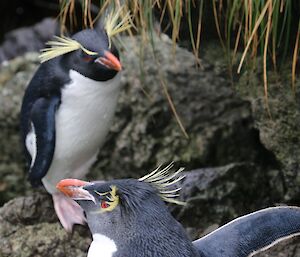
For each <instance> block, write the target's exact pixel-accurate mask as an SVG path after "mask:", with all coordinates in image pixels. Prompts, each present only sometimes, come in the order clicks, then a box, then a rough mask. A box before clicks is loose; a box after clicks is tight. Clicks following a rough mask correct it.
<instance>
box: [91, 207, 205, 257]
mask: <svg viewBox="0 0 300 257" xmlns="http://www.w3.org/2000/svg"><path fill="white" fill-rule="evenodd" d="M156 214H158V216H156ZM160 214H162V215H160ZM87 218H88V221H89V222H88V223H89V226H90V229H91V231H92V233H93V235H96V234H98V235H101V236H103V237H105V238H108V239H109V240H111V242H113V243H114V244H115V246H116V251H115V252H114V253H113V255H112V256H113V257H123V256H130V257H147V256H172V257H199V253H198V252H197V250H196V249H195V248H194V246H193V245H192V243H191V240H190V239H189V238H188V237H187V235H186V233H185V231H184V229H183V228H182V226H181V224H180V223H179V222H177V221H176V220H175V219H174V218H173V217H172V215H171V214H170V213H169V212H162V213H159V212H157V213H155V214H154V215H153V213H150V212H149V213H143V214H141V215H136V216H133V217H126V220H124V221H123V222H122V221H119V222H118V221H116V220H113V221H112V220H111V221H110V222H107V223H103V222H100V223H101V224H99V222H97V220H95V219H94V218H93V220H94V222H90V221H91V220H90V217H89V216H87ZM93 242H94V241H93ZM95 244H96V242H95ZM93 247H95V246H93ZM98 247H99V249H100V244H99V243H98ZM112 249H114V248H112ZM89 257H94V256H89Z"/></svg>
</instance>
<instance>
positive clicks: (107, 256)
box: [87, 234, 117, 257]
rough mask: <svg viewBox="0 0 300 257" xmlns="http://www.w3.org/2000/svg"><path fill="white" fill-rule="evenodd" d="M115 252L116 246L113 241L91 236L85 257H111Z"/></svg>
mask: <svg viewBox="0 0 300 257" xmlns="http://www.w3.org/2000/svg"><path fill="white" fill-rule="evenodd" d="M116 251H117V246H116V244H115V242H114V241H113V240H111V239H110V238H108V237H106V236H104V235H101V234H93V241H92V243H91V245H90V248H89V252H88V256H87V257H112V256H113V254H114V253H115V252H116Z"/></svg>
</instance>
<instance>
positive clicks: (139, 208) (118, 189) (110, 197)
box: [56, 165, 184, 228]
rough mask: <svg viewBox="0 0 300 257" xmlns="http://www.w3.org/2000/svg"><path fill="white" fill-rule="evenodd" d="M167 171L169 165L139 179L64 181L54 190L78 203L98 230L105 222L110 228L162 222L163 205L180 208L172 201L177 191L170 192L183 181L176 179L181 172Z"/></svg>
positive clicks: (165, 211) (163, 214)
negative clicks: (171, 204)
mask: <svg viewBox="0 0 300 257" xmlns="http://www.w3.org/2000/svg"><path fill="white" fill-rule="evenodd" d="M171 167H172V165H169V166H167V167H165V168H164V169H162V170H160V169H159V168H157V169H156V170H154V171H153V172H151V173H150V174H148V175H146V176H144V177H142V178H140V179H118V180H112V181H109V182H103V181H100V182H86V181H82V180H77V179H64V180H61V181H60V182H59V183H58V184H57V186H56V187H57V189H58V190H59V191H61V192H62V193H64V194H65V195H66V196H68V197H70V198H72V199H73V200H75V201H76V202H78V204H79V205H80V206H81V207H82V208H83V210H84V211H85V213H86V215H87V216H88V219H89V217H90V218H91V220H97V221H96V222H97V224H98V225H99V224H100V223H101V226H100V227H102V228H103V227H105V226H104V223H106V222H107V223H109V224H111V223H112V221H114V222H113V224H116V223H118V222H119V221H120V222H121V224H123V223H124V219H125V220H126V222H130V221H131V220H134V221H135V222H136V221H137V220H143V217H147V220H151V219H153V221H155V220H162V219H163V218H162V217H161V216H165V214H166V213H169V212H168V210H167V207H166V204H165V202H171V203H176V204H183V203H182V202H180V201H178V200H176V199H175V198H176V197H177V196H178V194H177V192H178V191H179V190H180V188H175V189H174V184H175V183H177V182H178V181H179V180H181V179H183V178H184V176H180V175H179V174H180V173H181V171H182V170H183V169H179V170H178V171H177V172H175V173H169V170H170V168H171ZM170 186H171V187H173V188H170ZM95 217H96V218H95ZM124 217H126V218H124ZM93 222H94V221H93ZM98 225H97V226H98ZM136 225H138V224H136ZM140 225H142V224H139V226H140ZM98 227H99V226H98Z"/></svg>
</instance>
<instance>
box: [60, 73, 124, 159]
mask: <svg viewBox="0 0 300 257" xmlns="http://www.w3.org/2000/svg"><path fill="white" fill-rule="evenodd" d="M70 77H71V79H72V82H71V83H70V84H69V85H67V86H66V87H65V88H64V89H63V90H62V97H61V106H60V108H59V110H58V112H57V114H56V149H55V154H57V155H58V156H61V155H63V154H64V152H65V150H68V152H70V156H74V152H76V149H78V151H79V152H80V153H81V154H83V153H84V152H90V151H91V152H93V153H94V151H95V147H96V148H98V147H100V146H101V144H102V143H103V141H104V139H105V137H106V135H107V132H108V130H109V128H110V126H111V122H112V118H113V114H114V112H115V107H116V104H117V99H118V95H119V87H120V86H119V84H120V76H119V75H117V76H116V77H115V78H113V79H112V80H109V81H107V82H98V81H94V80H91V79H89V78H86V77H84V76H82V75H80V74H79V73H77V72H75V71H72V70H71V71H70ZM73 148H75V149H73ZM72 149H73V151H72ZM75 155H76V154H75ZM58 156H56V157H58ZM65 157H66V156H65ZM77 157H78V156H77Z"/></svg>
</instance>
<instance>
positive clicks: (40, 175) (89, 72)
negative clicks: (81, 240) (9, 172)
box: [21, 12, 130, 231]
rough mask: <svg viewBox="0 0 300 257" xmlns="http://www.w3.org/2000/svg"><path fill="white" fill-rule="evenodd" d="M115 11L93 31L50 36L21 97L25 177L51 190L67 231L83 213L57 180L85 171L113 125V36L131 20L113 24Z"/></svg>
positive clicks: (116, 87) (116, 73)
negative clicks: (59, 185) (72, 34)
mask: <svg viewBox="0 0 300 257" xmlns="http://www.w3.org/2000/svg"><path fill="white" fill-rule="evenodd" d="M119 15H120V12H116V13H114V14H113V15H110V16H108V18H107V19H106V20H105V24H104V26H103V28H102V29H99V30H97V31H95V30H92V29H86V30H83V31H80V32H78V33H77V34H75V35H74V36H72V38H68V37H64V36H62V37H55V40H54V41H51V42H48V45H49V47H48V48H46V49H44V50H42V51H43V52H42V54H41V56H40V57H41V61H42V63H41V65H40V67H39V68H38V70H37V71H36V73H35V74H34V76H33V78H32V80H31V81H30V83H29V85H28V87H27V89H26V91H25V95H24V98H23V103H22V108H21V132H22V133H21V134H22V141H23V144H24V146H25V147H24V148H25V155H26V158H27V161H28V164H29V166H30V168H29V180H30V182H31V184H32V185H33V186H38V185H40V184H43V185H44V187H45V188H46V190H47V191H48V192H49V193H50V194H52V196H53V202H54V207H55V211H56V213H57V215H58V218H59V220H60V222H61V224H62V225H63V227H64V228H65V229H66V230H67V231H71V230H72V226H73V224H83V223H84V222H85V217H84V216H83V212H82V209H81V208H80V206H78V204H77V203H75V202H74V201H72V200H71V199H69V198H67V197H65V196H64V195H63V194H62V193H61V192H59V191H57V189H56V187H55V185H56V183H57V182H58V181H60V180H61V179H63V178H66V177H70V176H72V177H76V178H81V177H83V176H84V175H85V174H86V173H87V171H88V169H89V167H90V166H91V165H92V164H93V163H94V161H95V160H96V156H97V153H98V149H99V147H101V145H102V144H103V142H104V140H105V138H106V135H107V133H108V130H109V128H110V126H111V123H112V118H113V115H114V111H115V107H116V103H117V99H118V95H119V91H120V87H121V84H120V71H121V64H120V61H119V53H118V51H117V49H116V47H115V46H114V44H113V43H112V41H111V37H112V36H113V35H115V34H117V33H119V32H120V31H123V30H125V29H127V28H128V27H129V26H130V24H129V19H130V17H129V15H126V16H125V17H124V19H123V20H122V21H121V22H120V23H118V24H117V23H116V21H117V20H118V18H119V17H118V16H119ZM74 203H75V204H74Z"/></svg>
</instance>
